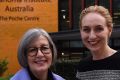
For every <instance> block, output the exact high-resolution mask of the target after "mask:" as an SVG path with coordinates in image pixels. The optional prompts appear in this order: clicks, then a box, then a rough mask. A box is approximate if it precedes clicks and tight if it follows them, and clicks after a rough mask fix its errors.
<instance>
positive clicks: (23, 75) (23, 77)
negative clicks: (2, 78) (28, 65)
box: [10, 68, 31, 80]
mask: <svg viewBox="0 0 120 80" xmlns="http://www.w3.org/2000/svg"><path fill="white" fill-rule="evenodd" d="M10 80H31V79H30V77H29V74H28V71H27V69H24V68H23V69H21V70H19V71H18V72H17V73H16V74H15V75H14V76H13V77H12V78H11V79H10Z"/></svg>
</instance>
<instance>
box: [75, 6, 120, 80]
mask: <svg viewBox="0 0 120 80" xmlns="http://www.w3.org/2000/svg"><path fill="white" fill-rule="evenodd" d="M112 29H113V23H112V18H111V16H110V14H109V11H108V10H107V9H106V8H104V7H103V6H97V5H96V6H90V7H88V8H86V9H84V10H83V11H82V13H81V16H80V34H81V39H82V41H83V43H84V45H85V46H86V47H87V48H88V49H89V50H90V52H91V54H92V56H90V57H88V58H86V59H84V60H82V61H80V64H79V66H78V70H77V74H76V77H77V79H78V80H120V63H119V62H118V61H120V52H119V51H117V50H114V49H112V48H110V47H109V45H108V41H109V38H110V36H111V33H112Z"/></svg>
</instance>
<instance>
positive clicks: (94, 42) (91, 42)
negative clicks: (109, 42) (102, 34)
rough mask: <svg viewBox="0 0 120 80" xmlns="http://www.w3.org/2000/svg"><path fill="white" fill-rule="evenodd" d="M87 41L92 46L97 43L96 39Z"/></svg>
mask: <svg viewBox="0 0 120 80" xmlns="http://www.w3.org/2000/svg"><path fill="white" fill-rule="evenodd" d="M88 43H89V44H90V45H92V46H94V45H96V44H97V41H88Z"/></svg>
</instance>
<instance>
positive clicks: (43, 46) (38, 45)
mask: <svg viewBox="0 0 120 80" xmlns="http://www.w3.org/2000/svg"><path fill="white" fill-rule="evenodd" d="M27 60H28V65H29V68H30V70H31V71H32V72H33V73H35V72H39V73H40V72H42V71H47V70H48V68H49V67H50V66H51V63H52V51H51V49H50V45H49V42H48V40H47V38H46V37H44V36H39V37H38V38H35V39H34V40H33V41H32V42H31V43H30V44H29V47H28V49H27Z"/></svg>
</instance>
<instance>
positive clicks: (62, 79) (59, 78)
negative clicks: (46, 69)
mask: <svg viewBox="0 0 120 80" xmlns="http://www.w3.org/2000/svg"><path fill="white" fill-rule="evenodd" d="M52 74H53V77H54V80H65V79H64V78H63V77H61V76H59V75H57V74H55V73H52Z"/></svg>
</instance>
